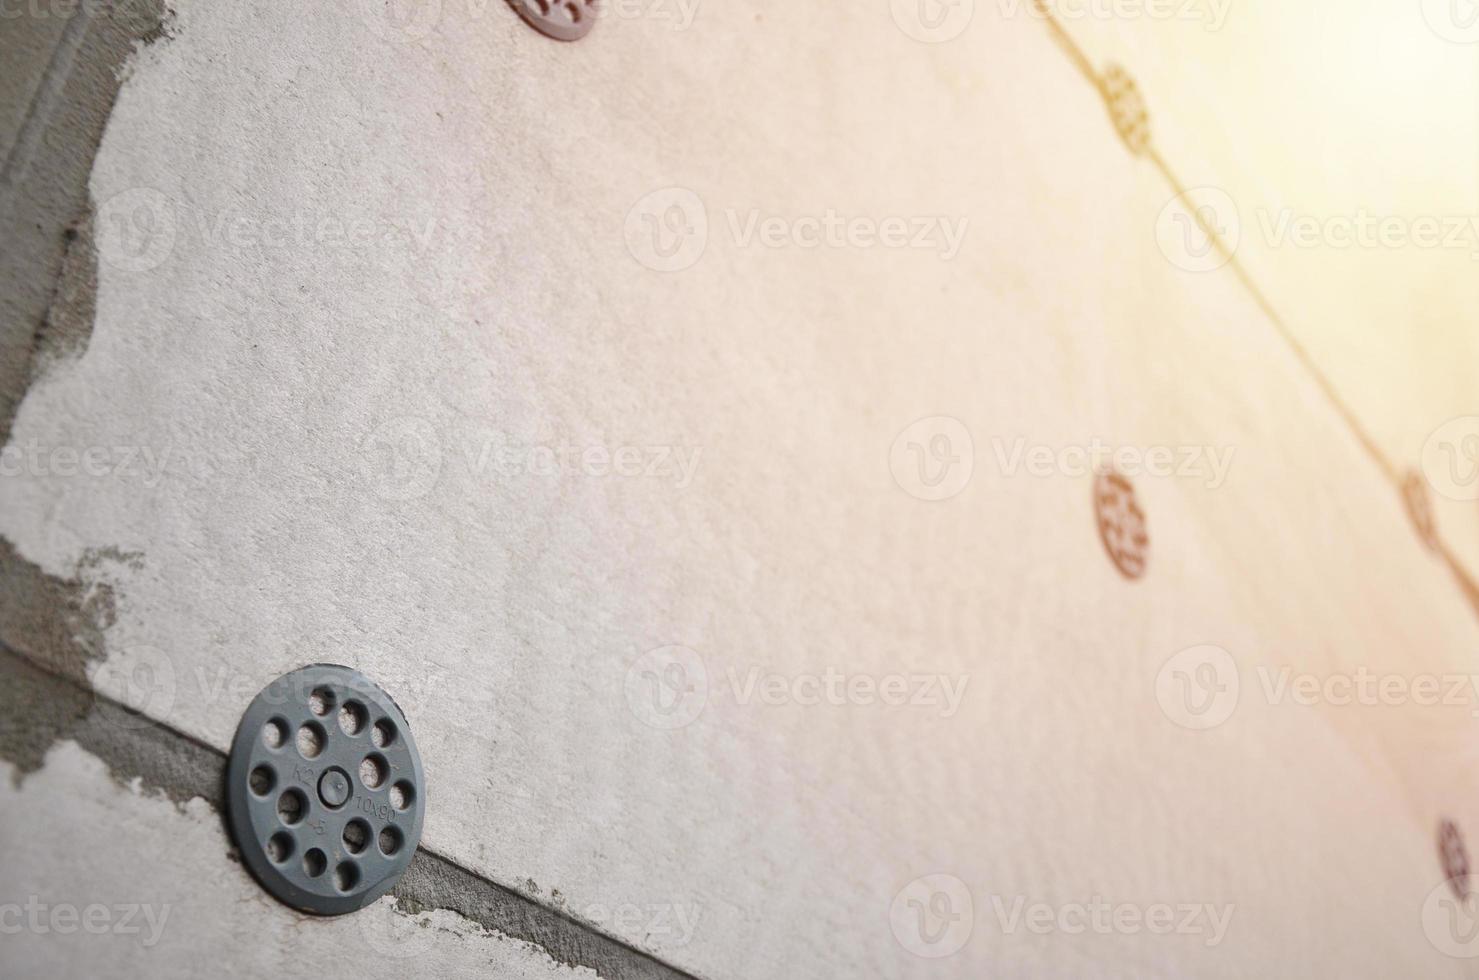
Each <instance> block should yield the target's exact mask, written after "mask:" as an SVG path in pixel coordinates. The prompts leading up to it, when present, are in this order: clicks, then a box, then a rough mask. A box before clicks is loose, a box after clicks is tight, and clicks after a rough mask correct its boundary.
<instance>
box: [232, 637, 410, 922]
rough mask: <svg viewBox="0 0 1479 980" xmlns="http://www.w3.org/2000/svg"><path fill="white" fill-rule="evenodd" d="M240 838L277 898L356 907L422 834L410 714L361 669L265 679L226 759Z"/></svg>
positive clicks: (317, 910)
mask: <svg viewBox="0 0 1479 980" xmlns="http://www.w3.org/2000/svg"><path fill="white" fill-rule="evenodd" d="M226 807H227V811H228V813H229V817H230V824H231V833H232V835H233V836H234V837H235V838H236V846H237V849H238V850H239V851H240V852H241V856H242V859H243V860H244V861H245V862H246V866H247V868H248V869H250V870H251V872H252V875H253V876H254V877H255V878H256V879H257V881H258V882H260V883H261V885H262V887H263V888H265V889H267V891H268V892H270V893H271V894H272V895H273V896H274V897H275V898H277V899H279V900H280V901H282V902H283V903H285V904H287V905H290V906H292V907H293V908H295V909H299V910H301V911H304V912H311V913H313V914H315V915H342V914H344V913H346V912H353V911H355V910H356V909H361V908H364V907H365V906H366V905H369V904H370V903H371V902H373V901H375V900H376V899H377V898H379V897H380V896H381V895H384V894H385V893H386V892H387V891H389V890H390V888H391V886H392V885H394V884H395V883H396V880H397V879H398V878H400V876H401V873H402V872H403V871H405V870H406V865H408V864H409V863H410V862H411V856H412V855H413V854H414V853H415V852H416V845H417V844H418V843H419V842H420V840H421V821H422V816H423V814H424V813H425V810H426V777H425V773H424V772H423V771H422V768H421V756H420V754H419V753H417V751H416V742H415V740H414V739H412V737H411V726H410V725H409V724H408V723H407V722H406V717H405V715H404V714H402V713H401V710H400V708H399V707H398V706H397V705H396V703H395V701H393V700H392V699H391V697H390V695H388V694H386V693H385V691H383V690H382V689H381V688H380V687H379V686H378V685H377V684H375V683H374V682H373V681H371V680H370V679H369V678H368V677H366V676H365V675H364V674H361V673H360V672H359V671H357V670H353V669H351V668H349V667H341V666H338V665H335V664H314V665H312V666H309V667H304V668H302V669H301V670H295V671H293V672H292V673H289V674H284V675H283V676H281V677H279V678H278V679H277V680H275V681H273V682H272V683H271V684H268V685H267V687H266V688H264V689H263V690H262V692H261V693H260V694H258V695H257V697H256V699H255V700H253V701H252V703H251V704H250V705H249V706H248V707H247V710H246V713H245V714H244V715H242V718H241V724H240V725H239V726H238V727H237V729H236V738H235V740H234V741H233V742H232V744H231V758H230V759H229V760H228V761H227V764H226Z"/></svg>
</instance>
